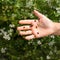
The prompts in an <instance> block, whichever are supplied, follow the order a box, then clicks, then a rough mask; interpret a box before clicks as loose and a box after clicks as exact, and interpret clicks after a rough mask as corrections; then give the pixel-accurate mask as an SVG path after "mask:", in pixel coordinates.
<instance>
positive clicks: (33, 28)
mask: <svg viewBox="0 0 60 60" xmlns="http://www.w3.org/2000/svg"><path fill="white" fill-rule="evenodd" d="M33 14H34V15H35V16H37V17H38V19H33V20H30V19H29V20H20V21H19V24H28V25H24V26H19V27H17V30H18V31H19V34H20V35H22V36H25V39H26V40H31V39H35V38H40V37H44V36H48V35H50V34H53V33H54V32H56V26H55V24H54V22H53V21H51V20H50V19H49V18H47V17H46V16H44V15H43V14H41V13H39V12H38V11H36V10H34V11H33Z"/></svg>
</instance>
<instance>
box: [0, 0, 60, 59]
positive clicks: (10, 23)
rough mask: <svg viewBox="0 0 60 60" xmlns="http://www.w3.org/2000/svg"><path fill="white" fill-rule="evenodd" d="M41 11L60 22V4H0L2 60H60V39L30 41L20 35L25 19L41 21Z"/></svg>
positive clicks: (25, 0) (8, 0)
mask: <svg viewBox="0 0 60 60" xmlns="http://www.w3.org/2000/svg"><path fill="white" fill-rule="evenodd" d="M34 9H35V10H38V11H39V12H41V13H43V14H44V15H45V16H47V17H48V18H50V19H51V20H52V21H55V22H60V0H0V60H60V37H59V36H53V35H51V36H48V37H44V38H38V39H34V40H31V41H26V40H25V39H23V37H22V36H19V34H18V32H17V31H16V27H17V26H21V25H19V24H18V21H19V20H21V19H35V18H36V19H37V17H35V16H34V15H33V14H32V11H33V10H34Z"/></svg>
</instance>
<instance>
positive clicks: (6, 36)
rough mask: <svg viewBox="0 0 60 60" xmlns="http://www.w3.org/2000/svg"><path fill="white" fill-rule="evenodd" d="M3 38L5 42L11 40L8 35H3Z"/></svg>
mask: <svg viewBox="0 0 60 60" xmlns="http://www.w3.org/2000/svg"><path fill="white" fill-rule="evenodd" d="M3 38H4V39H6V40H10V39H11V38H10V36H9V35H4V36H3Z"/></svg>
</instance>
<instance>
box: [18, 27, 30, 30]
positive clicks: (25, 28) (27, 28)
mask: <svg viewBox="0 0 60 60" xmlns="http://www.w3.org/2000/svg"><path fill="white" fill-rule="evenodd" d="M29 29H31V28H30V26H21V27H17V30H18V31H19V30H29Z"/></svg>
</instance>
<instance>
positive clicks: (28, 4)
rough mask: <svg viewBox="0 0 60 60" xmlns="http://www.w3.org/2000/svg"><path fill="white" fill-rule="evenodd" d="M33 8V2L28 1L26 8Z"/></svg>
mask: <svg viewBox="0 0 60 60" xmlns="http://www.w3.org/2000/svg"><path fill="white" fill-rule="evenodd" d="M32 6H33V0H29V1H28V2H27V1H26V7H29V8H31V7H32Z"/></svg>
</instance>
